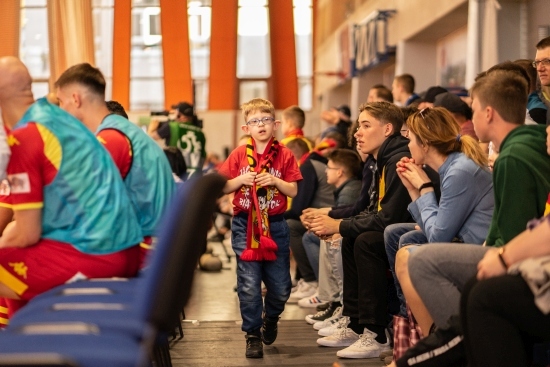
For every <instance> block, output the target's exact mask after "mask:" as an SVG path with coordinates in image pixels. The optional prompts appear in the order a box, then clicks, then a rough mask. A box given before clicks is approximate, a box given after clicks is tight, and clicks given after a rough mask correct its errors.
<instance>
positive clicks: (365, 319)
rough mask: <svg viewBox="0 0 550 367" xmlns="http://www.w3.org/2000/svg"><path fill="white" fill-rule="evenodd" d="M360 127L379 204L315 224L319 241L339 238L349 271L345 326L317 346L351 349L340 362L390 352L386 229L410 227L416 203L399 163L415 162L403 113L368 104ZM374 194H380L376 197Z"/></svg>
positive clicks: (346, 273)
mask: <svg viewBox="0 0 550 367" xmlns="http://www.w3.org/2000/svg"><path fill="white" fill-rule="evenodd" d="M359 111H360V115H359V127H358V129H357V132H356V133H355V137H356V139H357V146H358V148H359V149H360V150H361V152H363V153H365V154H372V155H373V157H374V158H375V159H376V163H377V170H376V174H375V177H374V180H375V183H376V184H375V185H373V186H372V189H371V190H376V191H377V195H374V196H373V195H371V197H377V198H378V200H377V201H373V202H371V205H369V207H368V208H367V209H366V210H365V211H363V212H361V213H360V214H358V215H356V216H354V217H351V218H348V219H343V220H336V219H332V218H330V217H328V216H326V215H321V216H318V217H317V218H315V219H314V220H313V221H312V222H311V228H310V229H311V230H312V231H314V232H315V233H316V234H317V235H319V236H326V235H330V234H333V233H340V234H341V235H342V236H343V237H344V239H343V241H342V262H343V266H344V297H343V301H344V311H343V314H344V316H347V317H348V318H349V323H348V324H347V325H346V324H343V325H341V327H340V328H339V329H337V330H336V331H335V332H334V333H333V334H332V335H331V336H327V337H324V338H321V339H319V340H318V341H317V343H318V344H320V345H324V346H331V347H347V348H345V349H343V350H340V351H338V353H337V355H338V356H339V357H345V358H378V356H379V355H380V353H381V352H382V351H385V350H388V349H389V348H390V343H389V340H388V337H387V334H386V333H385V326H386V325H387V306H388V299H387V275H386V274H387V269H388V267H389V264H388V259H387V256H386V251H385V248H384V229H385V228H386V226H388V225H389V224H393V223H399V222H400V221H403V222H411V221H412V218H411V217H410V214H409V212H408V211H407V206H408V205H409V203H410V202H411V199H410V197H409V195H408V193H407V190H406V189H405V187H404V186H403V184H402V183H401V180H400V179H399V177H398V176H397V173H396V164H397V162H398V161H399V160H400V159H401V158H403V157H410V152H409V148H408V143H409V140H408V139H406V138H404V137H403V136H401V134H400V129H401V126H402V124H403V114H402V112H401V110H400V109H399V108H398V107H397V106H395V105H393V104H391V103H389V102H374V103H367V104H364V105H362V106H361V107H360V109H359ZM371 193H372V194H376V193H374V192H371Z"/></svg>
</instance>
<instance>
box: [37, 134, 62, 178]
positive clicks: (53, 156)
mask: <svg viewBox="0 0 550 367" xmlns="http://www.w3.org/2000/svg"><path fill="white" fill-rule="evenodd" d="M36 128H37V129H38V132H39V133H40V136H41V137H42V141H44V155H45V156H46V158H48V160H49V161H50V162H51V164H52V165H53V166H54V167H55V169H57V170H59V166H60V165H61V159H62V158H63V151H62V149H61V144H60V143H59V140H57V138H56V137H55V135H54V134H53V133H52V132H51V131H50V130H48V129H47V128H46V127H44V126H42V125H40V124H36Z"/></svg>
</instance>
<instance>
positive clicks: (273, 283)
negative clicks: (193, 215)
mask: <svg viewBox="0 0 550 367" xmlns="http://www.w3.org/2000/svg"><path fill="white" fill-rule="evenodd" d="M242 111H243V116H244V121H245V125H243V126H242V130H243V132H244V133H245V134H249V135H250V138H249V139H248V142H247V144H246V145H243V146H240V147H237V148H236V149H235V150H234V151H233V152H232V153H231V154H230V155H229V157H228V158H227V160H226V161H225V162H224V164H223V165H222V166H221V167H220V169H219V173H220V174H222V175H224V176H227V177H228V178H229V180H228V181H227V184H226V185H225V187H224V193H226V194H227V193H230V192H235V197H234V199H233V206H234V217H233V223H232V226H231V243H232V246H233V250H234V251H235V253H236V254H237V256H238V257H237V294H238V296H239V302H240V308H241V317H242V319H243V324H242V330H243V331H244V332H246V357H247V358H262V357H263V345H262V342H263V343H264V344H266V345H269V344H272V343H273V342H274V341H275V339H276V338H277V322H278V321H279V315H280V314H281V313H282V312H283V310H284V307H285V303H286V301H287V300H288V297H289V295H290V288H291V282H290V258H289V255H290V247H289V241H290V237H289V228H288V225H287V224H286V221H285V220H284V216H283V213H284V212H285V210H286V208H287V202H286V200H287V196H289V197H294V196H296V194H297V192H298V185H297V181H299V180H301V179H302V175H301V174H300V170H299V169H298V165H297V164H296V159H295V158H294V156H293V155H292V152H291V151H290V150H289V149H287V148H285V147H283V146H282V145H280V144H279V142H278V141H277V140H276V139H275V137H274V136H273V133H274V131H275V130H277V128H278V127H279V123H280V121H278V120H275V108H274V107H273V104H272V103H271V102H269V101H267V100H265V99H261V98H255V99H252V100H250V101H249V102H247V103H245V104H243V105H242ZM262 281H263V282H264V284H265V286H266V287H267V293H266V295H265V304H264V302H263V301H262V291H261V283H262Z"/></svg>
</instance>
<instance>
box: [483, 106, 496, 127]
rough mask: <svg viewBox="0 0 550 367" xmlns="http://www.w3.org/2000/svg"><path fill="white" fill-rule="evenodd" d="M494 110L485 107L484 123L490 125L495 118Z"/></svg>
mask: <svg viewBox="0 0 550 367" xmlns="http://www.w3.org/2000/svg"><path fill="white" fill-rule="evenodd" d="M495 112H496V111H495V109H494V108H493V107H491V106H487V107H485V121H486V122H487V123H491V122H492V121H493V119H494V118H495Z"/></svg>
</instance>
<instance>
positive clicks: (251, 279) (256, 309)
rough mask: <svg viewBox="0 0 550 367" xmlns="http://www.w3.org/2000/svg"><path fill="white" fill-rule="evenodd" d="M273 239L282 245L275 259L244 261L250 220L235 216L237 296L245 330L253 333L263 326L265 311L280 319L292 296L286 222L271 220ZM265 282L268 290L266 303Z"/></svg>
mask: <svg viewBox="0 0 550 367" xmlns="http://www.w3.org/2000/svg"><path fill="white" fill-rule="evenodd" d="M269 227H270V231H271V238H273V240H274V241H275V242H276V243H277V246H278V247H279V249H278V251H277V260H275V261H241V260H240V256H241V254H242V252H243V251H244V250H245V249H246V228H247V219H245V218H241V217H234V218H233V223H232V226H231V243H232V246H233V250H234V251H235V253H236V254H237V295H238V296H239V303H240V309H241V317H242V319H243V325H242V330H243V331H245V332H247V333H251V332H255V331H257V330H259V329H260V327H261V326H262V312H264V311H265V316H266V317H268V318H270V319H276V318H278V317H279V315H280V314H281V313H282V312H283V310H284V308H285V304H286V301H287V300H288V297H289V296H290V288H291V282H290V246H289V241H290V235H289V228H288V225H287V223H286V221H284V220H282V221H277V222H271V223H270V225H269ZM262 281H263V282H264V284H265V286H266V288H267V293H266V295H265V304H264V302H262Z"/></svg>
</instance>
